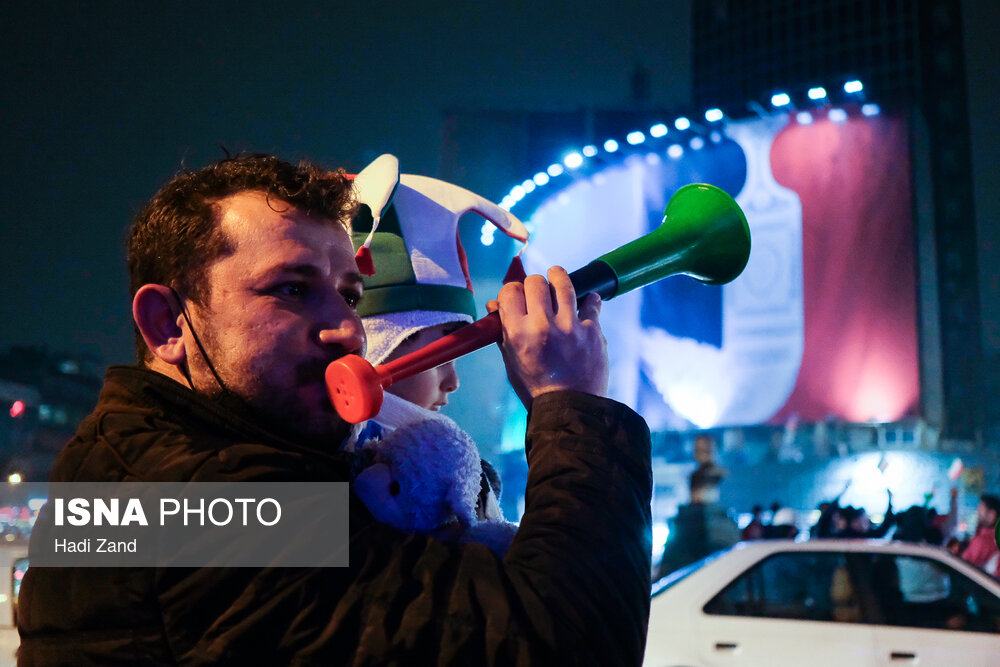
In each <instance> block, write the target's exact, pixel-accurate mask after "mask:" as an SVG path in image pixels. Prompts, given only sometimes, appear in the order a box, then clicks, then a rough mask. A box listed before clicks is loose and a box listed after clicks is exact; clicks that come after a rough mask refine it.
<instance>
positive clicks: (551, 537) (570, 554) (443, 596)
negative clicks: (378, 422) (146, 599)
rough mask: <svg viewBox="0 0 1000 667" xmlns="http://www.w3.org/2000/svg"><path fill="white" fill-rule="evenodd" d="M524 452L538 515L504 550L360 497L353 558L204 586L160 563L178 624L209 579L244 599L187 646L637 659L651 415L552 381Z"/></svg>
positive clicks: (234, 655)
mask: <svg viewBox="0 0 1000 667" xmlns="http://www.w3.org/2000/svg"><path fill="white" fill-rule="evenodd" d="M527 456H528V463H529V473H528V484H527V491H526V505H525V513H524V516H523V519H522V522H521V525H520V529H519V530H518V533H517V536H516V537H515V539H514V542H513V544H512V545H511V548H510V550H509V551H508V553H507V555H506V557H505V558H503V560H500V559H498V558H497V557H496V556H495V555H494V554H493V553H492V552H491V551H490V550H489V549H488V548H486V547H485V546H482V545H478V544H455V543H448V542H443V541H440V540H437V539H435V538H432V537H429V536H426V535H404V534H402V533H400V532H398V531H396V530H395V529H393V528H390V527H388V526H385V525H382V524H378V523H375V522H374V521H373V520H371V517H370V515H368V514H367V511H366V510H364V507H363V505H362V504H361V503H360V501H359V500H358V499H357V498H356V497H355V496H353V495H352V508H351V509H352V524H351V554H350V561H351V564H350V567H348V568H330V569H302V570H265V571H250V572H244V573H240V572H238V571H236V572H227V574H226V575H224V576H223V578H225V577H232V576H235V577H237V578H239V579H240V580H239V581H238V582H236V583H234V584H225V583H224V582H222V581H220V579H219V577H220V573H219V572H218V571H216V572H215V575H214V576H215V579H214V580H212V581H209V580H207V579H206V581H205V582H204V588H202V587H201V586H199V585H198V584H197V583H196V582H193V581H192V580H191V579H190V577H184V575H182V573H180V572H171V571H161V575H163V576H165V577H167V579H164V580H162V581H161V582H160V584H161V590H163V591H165V592H164V601H165V602H167V604H166V605H165V607H164V615H165V619H166V623H167V625H168V626H170V625H172V624H174V623H175V622H176V623H177V625H178V626H179V627H178V628H177V631H178V632H182V627H180V626H183V623H181V620H182V619H179V618H177V617H176V614H175V612H178V611H184V610H186V611H190V610H191V608H192V605H193V604H196V603H193V602H192V596H193V597H195V598H197V596H198V591H199V590H206V591H208V590H209V589H211V588H215V589H216V591H215V593H216V594H217V593H219V592H220V591H219V590H218V589H219V587H220V586H228V589H227V592H226V593H225V594H224V595H223V598H228V599H230V600H233V598H234V597H235V598H236V600H234V602H233V603H232V604H229V605H228V606H227V607H225V608H220V609H219V612H220V613H219V615H218V617H217V620H216V621H215V622H214V623H213V625H212V627H210V628H209V629H208V631H207V632H206V633H205V634H204V635H202V636H200V637H198V638H196V639H195V638H192V639H194V641H193V642H191V643H190V644H188V645H187V646H185V647H183V648H182V647H175V649H177V650H178V653H179V656H178V657H179V658H180V660H181V661H182V662H185V663H190V664H218V663H220V662H226V661H227V659H228V660H233V661H237V660H238V658H239V657H240V656H243V657H246V656H247V655H250V654H252V652H253V651H263V652H264V654H265V655H271V656H273V658H272V662H275V663H276V664H277V663H281V664H285V663H290V664H301V665H333V664H337V665H340V664H354V665H391V664H399V665H413V664H440V665H472V664H475V665H510V664H560V665H563V664H567V665H571V664H599V665H617V664H622V665H629V664H632V665H638V664H640V663H641V662H642V656H643V649H644V646H645V639H646V629H647V623H648V616H649V589H650V543H649V538H650V495H651V491H652V475H651V470H650V442H649V432H648V429H647V428H646V425H645V423H644V422H643V421H642V419H641V418H640V417H638V416H637V415H636V414H635V413H634V412H632V411H631V410H630V409H629V408H627V407H625V406H624V405H621V404H618V403H615V402H613V401H610V400H607V399H601V398H597V397H594V396H590V395H587V394H580V393H575V392H554V393H551V394H545V395H543V396H540V397H539V398H538V399H536V400H535V405H534V406H533V410H532V414H531V416H530V418H529V426H528V434H527ZM204 573H205V571H201V572H200V573H194V574H193V575H192V576H197V577H204V576H206V575H205V574H204ZM182 589H183V591H185V593H186V594H184V595H174V596H172V595H171V591H173V592H174V593H178V592H180V590H182ZM207 595H208V594H207V593H206V596H207ZM170 599H173V600H175V601H177V602H179V603H181V604H182V605H183V609H181V608H180V607H177V606H176V605H171V604H170V603H169V600H170ZM216 604H218V603H216ZM171 607H172V608H171ZM168 635H173V636H175V637H176V636H177V635H176V634H175V633H174V632H170V631H169V628H168ZM183 643H185V644H187V642H183ZM274 647H277V649H278V652H277V655H274V653H273V652H272V651H273V650H274Z"/></svg>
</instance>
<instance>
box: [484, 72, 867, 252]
mask: <svg viewBox="0 0 1000 667" xmlns="http://www.w3.org/2000/svg"><path fill="white" fill-rule="evenodd" d="M843 89H844V93H846V94H847V95H849V96H852V98H853V99H854V100H856V101H862V100H861V96H862V94H863V91H864V85H863V84H862V83H861V82H860V81H858V80H856V79H855V80H852V81H848V82H846V83H845V84H844V86H843ZM806 97H808V99H809V100H810V104H811V105H812V108H811V109H799V110H798V111H796V106H795V105H794V104H793V103H792V97H791V95H789V94H788V93H784V92H778V93H774V94H773V95H772V96H771V107H772V108H773V109H774V111H776V112H782V113H792V112H794V113H795V120H796V122H797V123H799V124H800V125H809V124H811V123H812V122H813V121H814V120H815V118H816V116H817V115H818V114H819V113H820V112H821V111H823V110H824V109H823V108H821V107H820V105H826V104H828V103H829V96H828V95H827V91H826V89H825V88H823V87H821V86H816V87H813V88H810V89H809V90H808V91H807V92H806ZM825 111H826V116H827V118H829V119H830V120H831V121H833V122H835V123H842V122H844V121H846V120H847V111H845V110H844V109H842V108H840V107H835V106H830V107H825ZM880 111H881V110H880V109H879V107H878V105H877V104H872V103H864V104H862V105H861V113H862V114H863V115H865V116H876V115H878V114H879V113H880ZM704 118H705V121H706V123H707V124H708V127H707V128H704V127H699V128H698V129H708V138H709V140H710V141H711V142H712V143H719V142H721V141H722V132H721V130H720V129H719V128H720V127H721V126H722V124H723V121H724V120H725V119H726V114H725V113H724V112H723V111H722V109H718V108H712V109H708V110H707V111H705V114H704ZM673 126H674V129H675V130H677V131H678V132H687V131H690V130H692V128H694V124H693V123H692V122H691V120H690V119H689V118H687V117H686V116H680V117H678V118H676V119H675V120H674V123H673ZM669 132H670V129H669V128H668V127H667V126H666V124H664V123H657V124H655V125H653V126H652V127H650V128H649V130H648V131H647V132H643V131H642V130H633V131H631V132H629V133H628V134H626V135H625V140H624V141H625V143H626V144H628V146H640V145H642V144H644V143H645V142H646V140H647V133H648V137H649V138H652V139H662V138H663V137H666V136H667V135H668V134H669ZM688 146H689V147H690V148H691V150H696V151H697V150H701V149H702V148H704V146H705V139H704V138H702V136H700V135H698V134H696V135H695V136H693V137H691V138H690V140H689V141H688ZM601 149H603V155H602V153H601ZM624 150H627V149H626V147H624V146H622V144H620V143H619V142H618V141H617V140H615V139H608V140H607V141H605V142H604V144H603V145H602V146H601V148H598V147H597V146H596V145H593V144H590V145H587V146H584V147H583V148H581V149H580V150H573V151H570V152H568V153H566V154H565V155H563V158H562V160H561V161H560V162H554V163H552V164H550V165H549V166H548V167H547V168H546V169H545V170H544V171H540V172H538V173H537V174H535V175H534V176H532V177H531V178H529V179H526V180H525V181H523V182H522V183H519V184H518V185H515V186H514V187H513V188H511V190H510V192H509V193H507V195H506V196H505V197H504V198H503V199H502V200H501V201H500V208H502V209H504V210H506V211H510V210H511V209H513V208H514V207H515V206H516V205H517V204H518V202H520V201H521V200H522V199H524V198H525V197H526V196H527V195H529V194H531V193H532V192H534V191H535V190H537V189H539V188H543V187H545V186H547V185H549V184H551V183H552V182H553V180H555V179H558V178H559V177H560V176H563V175H567V174H570V173H572V172H575V171H577V170H578V169H580V168H581V167H583V166H584V165H585V164H586V163H587V160H589V159H591V158H596V157H605V156H611V155H614V154H616V153H619V151H624ZM683 155H684V147H683V146H681V144H680V143H678V142H674V143H671V144H670V146H668V147H667V157H669V158H671V159H674V160H679V159H680V158H681V157H682V156H683ZM495 233H496V227H495V226H494V225H493V224H492V223H490V222H487V223H485V224H484V225H483V228H482V234H481V236H480V239H479V240H480V241H481V242H482V244H483V245H485V246H488V245H492V244H493V241H494V235H495Z"/></svg>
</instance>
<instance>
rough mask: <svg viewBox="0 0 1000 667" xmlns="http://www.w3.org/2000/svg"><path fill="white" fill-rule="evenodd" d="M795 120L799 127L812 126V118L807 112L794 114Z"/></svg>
mask: <svg viewBox="0 0 1000 667" xmlns="http://www.w3.org/2000/svg"><path fill="white" fill-rule="evenodd" d="M795 120H797V121H799V125H812V122H813V117H812V114H811V113H809V112H808V111H800V112H798V113H797V114H795Z"/></svg>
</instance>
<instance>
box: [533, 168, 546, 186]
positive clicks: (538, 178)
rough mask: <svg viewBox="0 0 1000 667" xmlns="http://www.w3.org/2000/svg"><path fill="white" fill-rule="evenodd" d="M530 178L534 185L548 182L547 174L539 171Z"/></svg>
mask: <svg viewBox="0 0 1000 667" xmlns="http://www.w3.org/2000/svg"><path fill="white" fill-rule="evenodd" d="M531 180H533V181H534V182H535V185H545V184H547V183H548V182H549V175H548V174H546V173H545V172H544V171H540V172H538V173H537V174H535V176H534V177H533V178H532V179H531Z"/></svg>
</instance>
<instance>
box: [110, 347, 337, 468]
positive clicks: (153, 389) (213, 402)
mask: <svg viewBox="0 0 1000 667" xmlns="http://www.w3.org/2000/svg"><path fill="white" fill-rule="evenodd" d="M99 405H100V406H101V407H103V408H105V409H110V410H114V409H115V407H116V406H121V407H126V406H135V407H143V408H147V409H149V410H152V411H155V412H157V413H160V414H162V415H164V416H165V417H166V418H167V419H168V420H169V421H172V422H176V423H178V424H181V425H184V426H191V427H193V428H197V429H208V430H211V431H216V432H220V434H223V435H228V436H230V437H232V438H234V439H242V440H247V441H250V442H261V443H265V444H269V445H272V446H274V447H277V448H279V449H283V450H288V451H297V452H302V453H308V454H309V455H310V456H321V457H323V458H327V459H329V460H330V461H331V462H345V461H349V460H350V459H351V458H352V457H350V455H348V454H346V453H344V452H341V451H339V450H340V443H332V442H331V443H323V444H322V446H318V445H310V444H304V443H301V442H298V441H295V440H291V439H289V438H287V437H285V436H283V435H280V434H278V433H276V432H274V431H273V430H270V429H268V428H267V427H265V426H264V425H262V424H260V423H259V422H257V421H255V420H254V419H253V418H252V417H250V416H248V415H245V414H242V412H243V411H241V410H239V409H238V408H237V407H236V406H228V405H224V404H223V403H222V402H221V401H220V400H218V399H215V398H209V397H207V396H205V395H203V394H199V393H197V392H195V391H192V390H191V389H190V388H188V387H186V386H184V385H182V384H180V383H179V382H177V381H175V380H173V379H171V378H169V377H167V376H166V375H163V374H162V373H157V372H156V371H152V370H149V369H146V368H138V367H136V366H111V367H109V368H108V370H107V372H106V374H105V377H104V387H103V388H102V389H101V395H100V399H99Z"/></svg>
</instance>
